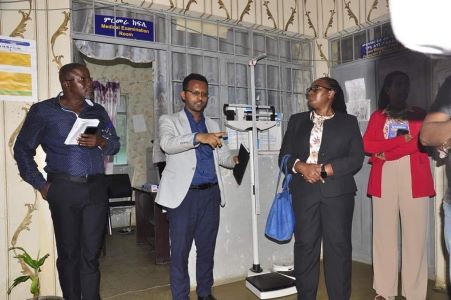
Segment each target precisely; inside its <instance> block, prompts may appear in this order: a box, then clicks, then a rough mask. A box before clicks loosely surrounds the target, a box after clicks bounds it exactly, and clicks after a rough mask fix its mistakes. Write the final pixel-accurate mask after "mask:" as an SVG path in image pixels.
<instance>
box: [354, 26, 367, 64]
mask: <svg viewBox="0 0 451 300" xmlns="http://www.w3.org/2000/svg"><path fill="white" fill-rule="evenodd" d="M365 43H366V30H364V31H362V32H359V33H356V34H354V59H359V58H362V57H363V56H364V55H365V54H366V53H365V52H366V51H365V49H362V45H363V44H365Z"/></svg>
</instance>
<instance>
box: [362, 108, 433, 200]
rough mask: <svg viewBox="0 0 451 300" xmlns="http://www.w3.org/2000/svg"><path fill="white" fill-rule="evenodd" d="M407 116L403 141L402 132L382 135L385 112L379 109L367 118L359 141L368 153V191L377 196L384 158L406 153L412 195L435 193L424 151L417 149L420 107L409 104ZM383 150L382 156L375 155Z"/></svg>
mask: <svg viewBox="0 0 451 300" xmlns="http://www.w3.org/2000/svg"><path fill="white" fill-rule="evenodd" d="M412 110H413V111H412V112H411V113H410V116H409V129H410V134H411V135H412V140H411V141H409V142H406V141H405V138H404V136H398V137H395V138H393V139H389V140H387V139H385V138H384V133H383V129H384V125H385V121H386V119H387V115H386V114H384V113H383V110H378V111H375V112H374V113H373V114H372V115H371V118H370V121H369V123H368V127H367V129H366V132H365V134H364V136H363V145H364V149H365V152H366V153H369V154H371V158H370V160H369V163H370V164H372V167H371V172H370V178H369V180H368V195H371V196H376V197H381V189H382V188H381V185H382V167H383V165H384V162H385V160H388V161H389V160H397V159H400V158H401V157H403V156H406V155H410V176H411V178H412V196H413V198H420V197H432V196H434V195H435V191H434V182H433V179H432V174H431V169H430V165H429V158H428V155H427V153H424V152H420V150H419V148H418V143H419V142H418V135H419V133H420V128H421V124H422V123H423V119H424V116H425V112H424V110H422V109H421V108H419V107H412ZM380 152H383V153H384V154H385V160H383V159H379V158H377V157H376V156H375V154H376V153H380Z"/></svg>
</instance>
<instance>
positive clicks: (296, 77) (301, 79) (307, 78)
mask: <svg viewBox="0 0 451 300" xmlns="http://www.w3.org/2000/svg"><path fill="white" fill-rule="evenodd" d="M292 74H293V91H294V92H296V93H303V94H305V89H306V88H308V87H309V86H310V84H311V83H312V78H311V72H310V71H305V70H293V73H292Z"/></svg>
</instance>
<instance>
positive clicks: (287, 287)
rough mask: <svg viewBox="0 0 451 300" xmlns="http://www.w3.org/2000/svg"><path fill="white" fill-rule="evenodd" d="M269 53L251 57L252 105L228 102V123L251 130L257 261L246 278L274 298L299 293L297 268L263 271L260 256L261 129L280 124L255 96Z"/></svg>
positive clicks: (259, 294)
mask: <svg viewBox="0 0 451 300" xmlns="http://www.w3.org/2000/svg"><path fill="white" fill-rule="evenodd" d="M265 57H266V55H260V56H258V57H256V58H254V59H251V60H250V61H249V67H250V72H251V96H252V105H248V104H225V105H224V114H225V115H226V121H225V126H226V127H228V128H231V129H233V130H236V131H241V132H247V133H248V140H249V156H250V157H249V163H250V166H249V169H250V172H251V191H252V192H251V200H252V247H253V265H252V267H251V268H250V269H249V273H248V277H247V278H246V287H247V288H248V289H249V290H250V291H251V292H253V293H254V294H255V295H256V296H257V297H258V298H259V299H272V298H277V297H284V296H288V295H292V294H296V293H297V290H296V286H295V278H294V271H293V270H292V268H291V269H287V270H275V271H274V272H269V271H265V272H264V271H263V269H262V268H261V266H260V261H259V256H258V227H257V215H259V214H260V202H259V180H258V151H257V150H258V149H257V130H258V131H264V130H269V129H270V128H272V127H274V126H276V119H275V110H274V107H273V106H262V105H258V106H257V105H256V97H255V73H254V72H255V65H256V64H257V62H258V61H259V60H261V59H263V58H265Z"/></svg>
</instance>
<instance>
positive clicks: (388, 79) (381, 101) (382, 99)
mask: <svg viewBox="0 0 451 300" xmlns="http://www.w3.org/2000/svg"><path fill="white" fill-rule="evenodd" d="M398 76H404V77H406V78H407V81H408V82H409V84H410V78H409V75H407V74H406V73H404V72H402V71H393V72H390V73H388V74H387V76H385V78H384V84H383V85H382V88H381V91H380V92H379V98H378V100H377V107H378V108H379V109H385V108H387V106H388V104H390V98H389V97H388V94H387V89H388V88H389V87H391V85H392V84H393V80H394V79H395V78H396V77H398Z"/></svg>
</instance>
